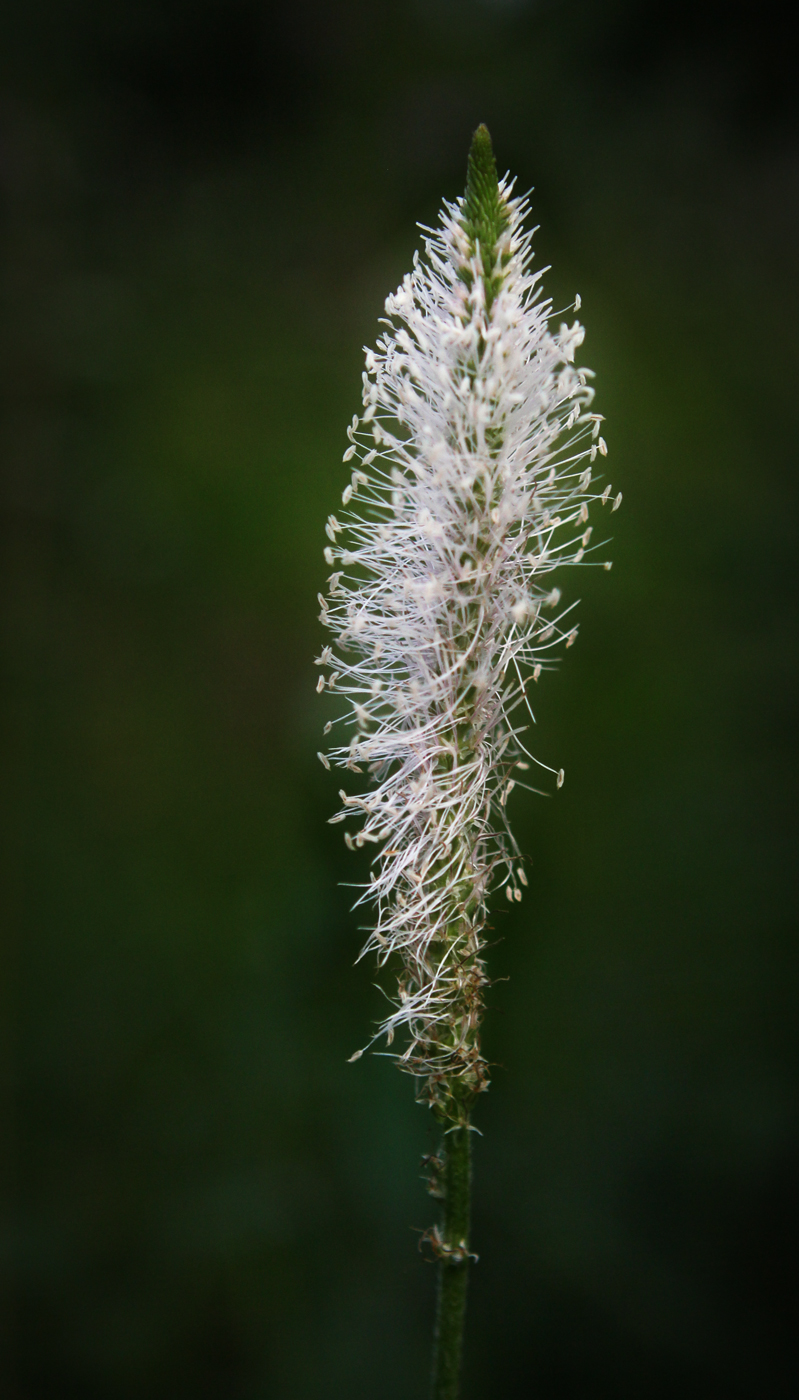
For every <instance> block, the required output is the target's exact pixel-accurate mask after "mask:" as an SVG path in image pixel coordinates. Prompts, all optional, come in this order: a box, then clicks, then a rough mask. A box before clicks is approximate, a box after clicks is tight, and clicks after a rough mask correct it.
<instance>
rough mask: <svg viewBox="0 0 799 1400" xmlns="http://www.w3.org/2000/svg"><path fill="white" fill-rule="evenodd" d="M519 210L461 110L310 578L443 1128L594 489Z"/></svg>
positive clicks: (370, 355) (363, 832)
mask: <svg viewBox="0 0 799 1400" xmlns="http://www.w3.org/2000/svg"><path fill="white" fill-rule="evenodd" d="M528 212H529V206H528V201H527V199H526V198H524V197H521V198H520V197H518V196H517V195H516V194H515V193H514V186H513V182H512V181H511V180H509V179H508V177H507V176H506V177H505V178H504V179H503V180H501V181H498V180H497V177H496V168H495V165H494V157H493V152H492V148H491V143H490V138H489V136H488V132H487V131H486V129H485V128H484V127H482V128H480V129H479V130H478V132H477V133H476V136H475V139H474V142H473V145H472V151H471V155H470V159H469V169H468V179H467V186H466V192H465V195H464V196H463V198H461V199H458V200H456V201H455V202H454V203H445V205H444V208H443V210H442V213H441V216H440V223H439V226H438V227H437V228H436V229H425V230H423V232H424V234H425V238H424V253H423V255H422V257H420V256H419V254H418V253H417V254H416V256H415V257H414V267H413V271H412V272H410V273H409V274H408V275H407V276H406V277H405V279H404V280H403V282H402V285H401V286H400V287H399V288H398V289H397V291H396V292H394V293H393V295H391V296H389V297H388V299H387V301H386V304H385V311H386V315H385V319H384V321H383V323H382V324H383V326H384V330H383V332H382V334H381V335H380V337H379V339H378V341H377V344H376V347H375V349H374V350H367V351H366V363H365V370H364V374H363V404H364V409H363V412H362V414H361V415H360V416H359V417H354V418H353V420H352V424H351V426H350V428H349V429H348V438H349V446H348V448H347V450H346V452H345V453H344V461H345V462H348V463H351V464H352V476H351V480H350V482H349V484H348V485H347V486H346V488H345V490H344V493H343V496H342V511H341V512H340V514H339V516H338V517H336V516H333V515H331V516H330V518H329V520H328V522H327V536H328V540H329V544H328V545H327V547H326V548H325V559H326V561H327V563H328V565H329V567H330V568H331V574H330V578H329V583H328V590H327V594H326V595H320V602H321V607H322V612H321V619H322V622H323V623H324V624H325V626H326V627H328V628H329V629H330V631H331V633H332V634H333V642H332V645H330V646H326V647H325V648H324V650H323V651H322V654H321V656H320V657H318V658H317V664H318V665H320V667H321V668H322V670H321V674H320V676H319V682H318V687H317V688H318V689H319V690H320V691H322V690H325V689H327V690H330V691H332V692H333V693H334V694H335V695H337V696H341V697H342V698H343V706H342V714H341V715H340V717H339V719H337V720H334V721H331V722H330V723H329V724H328V725H327V726H326V733H329V732H330V731H331V729H332V728H333V727H334V726H338V727H343V728H345V729H346V733H345V734H344V735H343V737H342V738H341V739H340V741H339V743H338V744H337V745H336V746H334V747H332V748H331V749H330V750H329V751H328V753H327V754H324V755H320V757H321V758H322V761H323V763H325V765H326V766H330V764H333V765H334V766H337V767H340V768H343V769H345V770H347V771H348V772H351V773H354V774H361V775H363V777H364V779H366V781H365V782H364V783H362V784H361V787H362V791H361V792H360V793H359V794H357V795H350V794H348V793H346V792H344V791H342V793H341V802H342V806H341V810H340V811H339V812H338V813H337V814H336V816H334V817H333V818H332V820H333V821H334V822H338V821H344V820H346V819H348V818H350V819H353V820H354V823H355V826H354V830H353V831H350V830H348V831H347V834H346V836H345V840H346V841H347V844H348V845H349V846H350V847H363V846H365V845H369V846H373V847H374V848H375V849H374V860H373V864H372V871H371V876H370V880H369V884H368V886H367V887H366V888H365V889H364V890H363V891H362V893H361V896H360V899H359V903H365V902H368V903H370V904H372V905H373V906H374V909H375V919H374V927H373V928H372V931H371V932H370V934H369V937H368V940H367V942H366V945H365V948H364V950H363V952H364V953H366V952H372V953H374V954H375V955H376V957H377V962H378V964H379V965H380V966H381V967H382V966H385V965H387V964H388V965H391V966H394V967H395V968H396V969H397V972H398V986H397V989H396V992H395V994H394V995H393V996H392V997H391V998H390V1001H391V1006H390V1010H389V1012H388V1014H387V1015H386V1017H385V1020H384V1021H383V1024H382V1026H381V1027H380V1030H379V1031H378V1035H380V1034H382V1035H385V1037H386V1040H387V1042H388V1044H389V1045H391V1044H392V1042H393V1041H394V1039H395V1036H396V1035H397V1033H398V1032H403V1033H404V1034H402V1035H401V1036H400V1041H401V1048H400V1049H399V1050H398V1051H397V1058H398V1062H399V1064H400V1066H401V1067H402V1068H404V1069H406V1070H408V1071H410V1072H411V1073H413V1074H414V1075H415V1076H416V1077H417V1080H418V1084H419V1096H420V1098H421V1099H422V1100H424V1101H426V1102H427V1103H429V1104H430V1106H431V1107H432V1108H433V1109H434V1110H435V1112H436V1114H437V1116H438V1117H439V1118H441V1119H442V1120H444V1121H450V1122H451V1123H453V1124H460V1125H463V1124H465V1123H466V1122H467V1121H468V1114H469V1109H470V1107H471V1104H472V1102H473V1100H474V1098H475V1096H476V1095H477V1094H478V1093H479V1092H480V1091H481V1090H483V1089H485V1088H486V1087H487V1085H488V1069H487V1064H486V1061H485V1060H484V1058H483V1055H482V1053H481V1049H480V1036H479V1028H480V1021H481V1016H482V1009H483V990H484V987H485V986H486V981H487V978H486V970H485V965H484V960H483V953H484V946H485V935H486V919H487V899H488V896H489V893H490V891H491V890H492V888H494V887H497V886H504V890H505V896H506V898H507V899H508V900H510V901H511V902H515V901H518V900H520V899H521V897H522V888H523V886H525V885H526V884H527V878H526V875H525V872H524V867H523V864H522V861H521V859H520V856H519V851H518V848H517V845H516V842H515V840H514V838H513V835H512V833H511V830H510V826H509V824H508V799H509V798H510V795H511V793H512V791H513V790H514V788H516V787H519V788H522V787H525V786H529V785H530V780H531V775H532V774H533V773H534V772H535V771H536V770H546V772H547V773H551V774H552V779H551V780H550V781H551V782H554V784H555V785H556V786H557V787H560V786H561V784H562V782H563V776H564V775H563V771H562V770H561V771H560V772H557V773H556V772H555V770H552V769H547V768H546V765H544V764H542V763H541V762H540V760H539V759H537V758H536V756H535V755H534V754H533V753H532V752H531V751H530V749H529V747H528V746H527V743H526V729H527V728H528V726H529V721H530V719H531V717H532V711H531V708H530V699H529V692H530V685H531V682H535V681H537V680H538V678H539V676H540V675H541V673H542V671H544V670H546V669H548V668H550V667H551V666H552V665H553V663H554V662H555V660H556V658H557V657H558V656H559V655H560V653H561V651H562V650H563V649H565V648H568V647H570V646H571V645H572V643H573V642H574V640H575V638H576V636H577V628H576V625H575V623H574V613H573V609H574V606H575V605H574V603H570V604H568V605H565V604H564V603H563V602H562V595H561V589H560V587H559V586H558V585H557V584H556V583H555V582H554V581H553V574H555V573H556V572H558V580H559V581H560V580H561V579H562V578H563V577H564V575H565V572H566V570H567V568H569V567H571V566H573V565H579V564H582V563H584V562H586V561H588V559H589V557H590V556H591V551H592V544H591V534H592V529H593V526H592V525H591V524H590V523H589V521H590V512H591V509H592V507H595V506H596V505H597V504H601V505H604V504H605V503H606V502H607V501H608V497H609V493H610V487H609V486H605V487H604V489H603V490H601V491H600V488H599V485H598V484H597V482H596V478H595V471H596V467H597V458H598V457H599V456H601V457H604V456H605V455H606V452H607V448H606V445H605V442H604V439H603V437H602V436H601V435H600V425H601V422H602V419H601V415H599V414H597V413H594V412H593V411H592V401H593V397H594V391H593V388H592V387H591V385H590V383H589V379H590V378H592V375H591V372H590V371H589V370H587V369H581V368H579V367H577V365H576V364H575V355H576V352H577V351H578V349H579V347H580V346H581V344H582V342H583V337H584V331H583V327H582V326H581V325H580V323H579V321H577V320H576V319H575V320H574V321H573V322H572V323H571V324H566V323H563V324H561V325H560V326H559V327H558V328H557V329H554V328H553V327H552V326H551V325H550V319H551V315H552V309H551V303H550V302H549V301H548V300H546V299H545V298H544V296H543V294H542V288H541V277H542V272H541V270H534V269H533V266H532V250H531V239H532V232H531V231H529V230H527V231H526V230H525V228H524V222H525V219H526V217H527V215H528ZM579 304H580V302H579V298H577V300H576V301H575V303H574V309H575V310H577V309H578V308H579ZM620 501H621V497H620V496H617V498H616V500H615V502H614V507H613V508H614V509H615V508H616V506H618V504H619V503H620ZM604 567H605V568H606V569H609V568H610V564H609V563H605V564H604ZM362 956H363V954H362ZM361 1053H362V1051H358V1052H357V1054H356V1056H353V1058H357V1057H358V1055H360V1054H361Z"/></svg>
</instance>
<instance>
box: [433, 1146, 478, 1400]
mask: <svg viewBox="0 0 799 1400" xmlns="http://www.w3.org/2000/svg"><path fill="white" fill-rule="evenodd" d="M443 1150H444V1193H445V1194H444V1222H443V1230H442V1239H443V1250H442V1255H441V1258H440V1261H439V1265H438V1306H437V1310H436V1332H435V1341H434V1343H433V1385H432V1390H431V1396H432V1400H458V1395H459V1393H460V1373H461V1353H462V1351H463V1322H464V1317H465V1314H466V1285H467V1282H468V1277H469V1215H470V1208H471V1188H472V1161H471V1133H470V1131H469V1127H468V1124H467V1125H466V1126H465V1127H458V1128H453V1129H452V1130H451V1131H450V1132H449V1133H447V1135H446V1137H445V1138H444V1149H443Z"/></svg>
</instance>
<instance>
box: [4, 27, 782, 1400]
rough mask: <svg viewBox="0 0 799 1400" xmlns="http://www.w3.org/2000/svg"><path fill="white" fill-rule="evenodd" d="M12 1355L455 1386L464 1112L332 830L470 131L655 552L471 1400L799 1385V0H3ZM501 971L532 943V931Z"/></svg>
mask: <svg viewBox="0 0 799 1400" xmlns="http://www.w3.org/2000/svg"><path fill="white" fill-rule="evenodd" d="M0 37H2V44H1V45H0V47H1V49H2V54H1V56H0V69H1V71H2V94H3V95H2V99H1V100H0V118H1V121H2V143H1V145H0V179H1V180H2V187H3V195H4V206H5V215H4V218H5V226H4V239H5V255H4V270H3V280H2V298H3V332H2V336H3V340H2V355H3V375H2V383H3V393H2V398H3V427H2V463H3V481H4V485H3V496H2V503H3V530H4V541H3V565H2V568H3V590H2V649H3V657H4V668H5V678H6V683H5V687H4V695H5V697H6V699H5V705H4V718H3V721H2V740H3V751H4V754H5V760H4V772H5V778H4V792H5V799H4V813H5V817H4V840H3V872H4V895H3V909H4V916H3V922H4V926H5V935H4V943H3V950H4V951H3V970H2V1009H3V1013H4V1021H3V1025H4V1030H3V1035H2V1051H3V1075H2V1085H1V1090H2V1114H3V1122H4V1125H7V1126H6V1131H5V1133H4V1137H3V1146H2V1155H1V1156H0V1174H1V1175H2V1184H3V1201H4V1206H3V1253H2V1258H3V1266H4V1284H3V1292H2V1329H1V1330H2V1339H1V1340H2V1350H3V1367H4V1381H3V1385H2V1393H3V1395H4V1396H8V1397H9V1400H72V1397H75V1400H78V1398H79V1400H133V1397H136V1400H195V1397H196V1398H197V1400H217V1397H218V1398H219V1400H222V1397H224V1400H321V1397H326V1400H327V1398H328V1397H330V1398H331V1400H333V1398H335V1400H338V1397H341V1398H342V1400H344V1397H346V1400H361V1397H364V1400H366V1397H371V1396H377V1395H380V1396H382V1397H385V1400H416V1397H423V1396H424V1395H425V1394H426V1384H427V1380H426V1375H427V1366H428V1352H429V1340H430V1331H431V1319H432V1300H433V1282H434V1279H433V1270H432V1268H431V1267H430V1266H429V1265H428V1264H426V1263H425V1262H424V1260H423V1259H422V1257H421V1256H420V1254H419V1253H418V1250H417V1240H418V1232H419V1231H420V1230H422V1229H424V1228H425V1227H426V1226H427V1225H428V1224H430V1223H431V1221H432V1219H433V1215H434V1207H433V1203H432V1202H430V1201H429V1199H428V1198H427V1197H426V1195H425V1194H424V1189H423V1184H422V1182H421V1180H420V1154H421V1153H423V1152H424V1151H426V1150H429V1149H430V1147H431V1146H432V1145H433V1144H434V1143H435V1140H436V1138H435V1133H434V1131H433V1124H432V1120H431V1119H430V1117H429V1115H428V1114H426V1113H425V1111H424V1110H423V1109H421V1108H418V1107H416V1106H415V1105H414V1103H413V1095H412V1084H411V1083H410V1081H408V1080H407V1079H406V1078H405V1077H404V1076H401V1075H399V1074H397V1073H396V1071H395V1070H394V1069H393V1068H392V1067H391V1066H390V1064H389V1063H388V1062H387V1061H386V1060H383V1059H380V1058H374V1057H372V1058H366V1059H364V1060H362V1061H361V1062H360V1063H359V1064H357V1065H348V1064H347V1063H346V1058H347V1056H348V1055H349V1054H350V1053H351V1052H352V1051H353V1050H354V1049H355V1048H356V1047H357V1046H359V1045H362V1044H363V1043H364V1037H365V1031H366V1028H367V1027H368V1025H369V1023H370V1021H371V1020H372V1019H373V1018H374V1017H375V1016H376V1015H377V1013H378V1010H379V1008H380V1000H379V994H378V993H377V992H376V991H375V989H374V987H373V985H372V982H373V973H372V969H371V968H369V967H368V966H365V965H361V966H359V967H358V968H357V969H354V970H353V967H352V963H353V959H354V957H355V954H356V952H357V950H358V948H359V946H360V937H361V935H360V933H359V931H358V927H357V922H358V920H357V918H356V916H354V915H353V914H351V913H350V912H349V904H350V899H351V891H350V890H347V889H342V888H341V887H340V883H339V882H341V881H352V880H355V879H358V878H361V877H362V875H363V870H364V867H363V864H359V861H360V857H352V856H349V857H348V856H347V854H346V852H345V850H344V848H343V843H342V841H341V828H338V827H330V826H328V825H327V817H328V816H329V815H330V814H331V812H332V811H333V810H334V807H335V802H336V797H335V791H336V788H337V786H338V784H337V783H336V782H335V780H334V779H333V778H332V777H331V776H330V775H328V774H326V773H325V772H324V771H323V769H322V768H321V766H320V765H319V763H318V762H317V760H316V757H315V753H316V749H317V748H318V747H319V742H320V741H319V732H320V728H321V724H322V723H323V720H324V718H325V716H324V714H323V712H322V711H323V706H322V704H321V702H319V701H318V699H317V697H316V695H315V694H314V683H315V680H316V673H315V672H314V669H313V667H312V665H311V661H312V658H313V656H314V654H315V653H316V652H317V650H318V648H319V645H320V641H321V629H320V627H319V624H318V622H317V620H316V613H317V606H316V601H315V600H316V593H317V590H318V589H319V588H320V587H321V585H322V580H323V578H324V576H325V567H324V564H323V561H322V546H323V544H324V542H325V541H324V536H323V526H324V521H325V518H326V515H327V513H328V511H329V510H330V509H334V508H335V505H336V502H337V501H338V499H339V495H340V491H341V488H342V486H343V485H344V484H345V480H346V477H347V470H346V468H344V467H342V465H341V453H342V450H343V447H344V446H345V445H346V440H345V437H344V430H345V427H346V424H347V421H348V419H349V417H350V415H351V414H352V413H353V411H355V410H356V409H357V408H358V406H359V402H360V398H359V391H360V369H361V363H362V349H361V347H362V345H363V344H364V343H371V342H372V341H373V340H374V338H375V335H376V332H377V327H376V320H377V316H378V315H379V314H380V311H381V307H382V301H383V298H384V296H385V295H386V293H387V292H389V291H390V290H392V289H393V288H394V287H395V286H396V284H397V282H398V280H399V279H400V277H401V275H402V274H403V273H404V271H406V270H407V268H408V267H409V265H410V259H411V257H412V253H413V250H414V248H415V247H416V246H417V244H418V242H419V234H418V231H417V230H416V228H415V224H416V221H417V220H422V221H428V222H429V221H432V220H433V219H434V218H435V215H436V211H437V208H438V206H439V203H440V199H441V197H442V196H445V195H446V196H449V197H453V196H454V195H456V194H457V193H458V192H459V191H460V190H461V189H462V186H463V179H464V165H465V156H466V151H467V148H468V142H469V137H470V133H471V131H472V129H473V127H474V126H475V125H476V124H477V122H478V121H481V120H484V121H486V122H488V124H489V126H490V127H491V130H492V133H493V136H494V141H495V146H496V150H497V155H498V160H499V164H500V167H501V169H505V168H508V167H509V168H510V169H511V170H512V171H514V172H515V173H516V174H517V175H518V178H519V182H520V185H521V187H522V188H527V187H530V186H534V187H535V194H534V206H533V207H534V214H535V219H536V222H539V223H540V225H541V230H540V233H539V234H538V235H537V238H536V249H537V257H538V259H539V260H540V261H541V262H543V263H545V264H548V263H552V266H553V270H552V272H551V273H550V274H549V276H548V279H547V289H548V291H549V292H550V294H551V295H552V297H553V299H554V304H555V306H556V307H559V306H564V305H566V304H568V303H569V302H570V301H571V300H572V298H573V296H574V293H575V292H576V291H579V292H580V294H581V295H582V298H583V313H582V314H583V319H584V321H585V324H586V326H587V328H588V338H587V342H586V346H585V361H586V363H588V364H590V365H592V366H593V367H594V368H595V369H596V371H597V373H598V380H597V383H598V386H599V398H598V404H597V406H598V408H599V409H600V411H602V412H604V413H605V414H606V416H607V419H608V423H607V428H608V431H607V437H608V441H609V445H610V453H611V455H610V457H609V459H608V460H609V465H610V475H611V479H612V481H613V484H614V488H615V489H618V488H621V489H623V491H624V496H625V504H624V508H623V510H622V511H621V512H620V513H619V514H618V515H616V516H614V517H613V526H614V533H615V538H614V541H613V545H612V550H611V552H612V555H613V558H614V561H615V562H614V570H613V573H612V574H610V575H607V574H605V573H601V572H593V571H585V574H584V575H580V576H579V578H578V577H577V576H575V578H574V580H573V581H572V583H571V584H570V585H569V592H570V596H572V597H573V596H575V589H576V586H577V585H579V591H580V593H581V595H582V600H583V601H582V603H581V608H580V617H581V639H580V643H579V645H578V646H577V647H576V648H575V650H574V651H572V652H570V653H569V654H568V658H567V662H566V664H564V666H563V668H562V671H561V672H560V673H559V674H558V675H555V676H551V677H547V678H545V683H542V684H541V686H540V687H539V691H538V692H537V699H538V701H539V710H538V720H539V730H538V740H537V743H538V752H539V754H540V755H541V757H542V758H544V759H545V760H546V761H547V762H549V763H551V764H552V765H553V766H555V767H560V766H561V764H562V765H563V766H564V767H565V769H566V771H567V782H566V785H565V787H564V789H563V791H562V792H561V793H559V794H558V795H557V798H556V800H549V801H547V800H544V799H541V798H532V797H528V796H525V795H522V796H519V797H518V798H517V799H515V807H514V811H513V821H514V825H515V829H516V831H517V834H518V836H519V839H520V842H521V844H522V847H523V848H524V849H525V851H526V852H527V853H528V854H529V858H530V876H531V890H530V895H529V897H528V898H527V899H526V901H525V903H524V904H523V905H522V906H521V908H520V909H518V910H516V909H514V910H513V911H511V912H505V910H500V909H497V911H496V917H495V936H496V943H495V946H494V947H493V949H492V951H491V963H490V966H491V971H492V973H493V975H494V976H495V977H496V979H497V985H496V986H495V988H494V989H493V991H492V992H491V994H490V1012H489V1017H488V1021H487V1025H486V1043H487V1050H488V1053H489V1055H490V1057H491V1058H492V1060H493V1061H494V1062H495V1064H496V1066H497V1067H496V1070H495V1074H494V1082H493V1084H492V1088H491V1092H490V1094H489V1095H488V1096H487V1097H486V1098H485V1099H484V1100H483V1101H482V1102H481V1104H480V1106H479V1110H478V1115H477V1121H478V1123H479V1126H480V1127H481V1129H482V1131H483V1133H484V1135H485V1136H484V1137H483V1139H482V1140H480V1141H479V1144H478V1146H477V1150H476V1165H475V1191H476V1205H475V1225H474V1237H475V1247H476V1248H477V1249H478V1251H479V1252H480V1255H481V1259H480V1264H479V1266H478V1267H477V1268H476V1269H475V1271H474V1279H473V1287H472V1293H471V1303H470V1318H469V1335H468V1344H467V1381H466V1388H465V1400H516V1397H520V1398H521V1397H528V1396H531V1397H532V1396H535V1397H541V1400H598V1398H601V1397H608V1400H610V1397H613V1400H638V1397H641V1400H644V1397H646V1400H660V1398H661V1397H663V1398H664V1400H665V1398H666V1397H668V1398H669V1400H671V1398H672V1397H678V1396H679V1397H684V1396H691V1397H693V1396H696V1397H699V1396H702V1397H703V1398H704V1400H706V1397H708V1396H710V1397H716V1396H719V1397H725V1400H729V1398H730V1397H732V1400H743V1397H752V1398H753V1400H754V1397H757V1400H764V1397H788V1396H790V1397H793V1396H795V1395H796V1394H797V1393H799V1361H798V1359H797V1339H798V1338H799V1279H798V1276H797V1263H796V1260H797V1254H798V1253H799V1207H798V1205H797V1200H798V1199H799V1181H798V1180H797V1177H798V1176H799V1133H798V1132H797V1097H796V1087H797V1085H796V1081H797V1059H798V1058H799V1057H798V1056H797V1035H796V1012H797V991H798V990H799V957H798V956H797V940H796V928H795V919H794V862H795V856H794V853H793V846H794V841H793V836H794V811H795V806H796V796H795V793H796V782H797V771H796V770H797V765H796V757H797V707H796V698H797V687H796V679H797V675H796V673H797V651H796V617H797V609H796V602H797V586H796V569H797V565H796V557H797V546H796V526H795V519H796V495H797V469H796V468H797V452H796V407H797V404H796V387H795V386H796V375H797V359H798V358H799V356H797V333H796V324H797V285H798V279H797V270H796V263H797V259H796V248H797V233H798V232H799V229H798V228H797V224H798V223H799V142H798V141H797V107H796V103H795V99H796V93H797V88H796V78H795V63H794V59H793V57H792V49H791V47H790V45H789V43H788V41H787V36H786V35H785V33H784V31H783V29H782V28H781V26H780V24H779V12H778V11H777V9H776V8H771V7H770V5H769V4H768V3H764V4H761V5H741V6H739V7H735V6H729V5H724V4H721V3H720V0H710V3H707V4H705V5H703V6H702V5H700V6H697V5H690V4H688V3H687V0H679V3H674V4H667V3H664V0H651V3H643V0H604V2H603V0H572V2H571V3H566V0H539V2H538V3H524V0H518V3H513V0H505V2H504V3H502V0H493V3H492V0H483V2H482V3H479V0H405V3H403V4H388V3H380V0H372V3H367V0H344V3H335V2H334V3H332V4H325V3H323V2H322V0H294V3H293V4H292V5H284V6H269V5H266V4H264V3H260V2H259V0H193V3H188V0H141V3H134V0H115V3H113V4H111V3H110V0H72V3H70V4H55V3H47V0H6V4H5V5H4V7H3V14H2V21H1V22H0ZM505 979H507V980H505Z"/></svg>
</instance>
